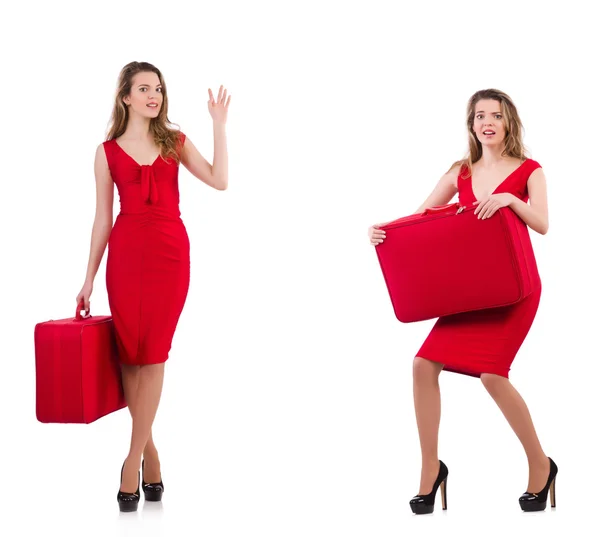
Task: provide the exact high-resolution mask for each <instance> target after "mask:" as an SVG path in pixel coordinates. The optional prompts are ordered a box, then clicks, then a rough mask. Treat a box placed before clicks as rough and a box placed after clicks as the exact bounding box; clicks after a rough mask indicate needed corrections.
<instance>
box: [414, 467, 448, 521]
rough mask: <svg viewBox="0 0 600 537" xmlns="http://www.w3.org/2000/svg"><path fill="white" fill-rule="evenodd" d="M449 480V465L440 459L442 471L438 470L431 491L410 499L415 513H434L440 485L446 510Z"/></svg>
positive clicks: (443, 506)
mask: <svg viewBox="0 0 600 537" xmlns="http://www.w3.org/2000/svg"><path fill="white" fill-rule="evenodd" d="M447 481H448V467H447V466H446V465H445V464H444V463H443V462H442V461H440V471H439V472H438V476H437V478H436V480H435V483H434V484H433V488H432V489H431V492H430V493H429V494H427V495H424V496H419V495H417V496H415V497H414V498H413V499H412V500H410V508H411V509H412V512H413V513H414V514H415V515H428V514H430V513H433V507H434V504H435V494H436V492H437V489H438V487H440V492H441V493H442V509H443V510H444V511H445V510H446V508H447V507H448V504H447V501H446V500H447V498H446V483H447Z"/></svg>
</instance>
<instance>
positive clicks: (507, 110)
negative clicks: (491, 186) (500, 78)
mask: <svg viewBox="0 0 600 537" xmlns="http://www.w3.org/2000/svg"><path fill="white" fill-rule="evenodd" d="M482 99H492V100H494V101H497V102H498V103H500V112H501V113H502V122H503V124H504V130H505V138H504V149H503V150H502V156H503V157H504V156H508V157H514V158H518V159H519V160H525V159H526V158H527V155H526V149H525V146H524V145H523V124H522V123H521V118H520V117H519V113H518V112H517V107H516V106H515V104H514V103H513V101H512V99H511V98H510V97H509V96H508V95H507V94H506V93H504V92H503V91H500V90H497V89H484V90H479V91H477V92H475V93H474V94H473V95H472V96H471V98H470V99H469V103H468V104H467V132H468V135H469V150H468V152H467V154H466V156H465V157H464V158H462V159H461V160H458V161H456V162H454V163H453V164H452V166H450V169H452V168H453V167H454V166H456V165H457V164H458V165H460V166H461V167H462V166H464V167H465V168H466V174H464V175H463V178H464V179H466V178H468V177H470V176H471V173H472V172H473V164H475V163H476V162H477V161H478V160H479V159H480V158H481V156H482V154H483V151H482V148H481V142H480V141H479V140H478V139H477V135H476V134H475V131H474V130H473V122H474V120H475V112H476V110H475V107H476V105H477V103H478V102H479V101H480V100H482Z"/></svg>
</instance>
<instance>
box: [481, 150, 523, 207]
mask: <svg viewBox="0 0 600 537" xmlns="http://www.w3.org/2000/svg"><path fill="white" fill-rule="evenodd" d="M529 160H530V159H528V158H526V159H525V160H524V161H523V162H521V164H519V165H518V166H517V167H516V168H515V169H514V170H513V171H512V172H510V173H509V174H508V175H507V176H506V177H505V178H504V179H503V180H502V182H501V183H500V184H499V185H498V186H497V187H496V188H494V190H493V191H492V193H491V194H490V196H493V195H494V194H495V193H496V191H497V190H498V189H499V188H500V187H501V186H502V185H503V184H504V183H506V181H508V180H509V179H510V178H511V177H512V176H513V175H514V174H515V173H517V172H518V171H519V170H520V169H521V168H522V167H523V166H524V165H525V163H526V162H528V161H529ZM469 186H470V187H471V194H472V196H473V198H474V199H475V201H477V202H478V201H479V200H478V199H477V196H476V195H475V191H474V190H473V172H471V175H470V176H469ZM488 197H489V196H488Z"/></svg>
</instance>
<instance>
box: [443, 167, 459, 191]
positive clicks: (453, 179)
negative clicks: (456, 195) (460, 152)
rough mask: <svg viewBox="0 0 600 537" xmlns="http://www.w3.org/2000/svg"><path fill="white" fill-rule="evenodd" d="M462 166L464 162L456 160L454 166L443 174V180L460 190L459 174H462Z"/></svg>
mask: <svg viewBox="0 0 600 537" xmlns="http://www.w3.org/2000/svg"><path fill="white" fill-rule="evenodd" d="M461 167H462V163H460V162H456V163H454V164H453V165H452V167H451V168H450V169H449V170H448V171H447V172H446V173H445V174H444V175H443V176H442V181H444V182H445V183H448V184H449V185H452V186H453V187H454V188H455V189H457V190H458V176H459V174H460V169H461Z"/></svg>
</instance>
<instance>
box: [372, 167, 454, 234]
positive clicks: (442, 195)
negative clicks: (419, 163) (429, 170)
mask: <svg viewBox="0 0 600 537" xmlns="http://www.w3.org/2000/svg"><path fill="white" fill-rule="evenodd" d="M459 171H460V166H459V165H458V164H457V165H455V166H453V167H452V168H451V169H450V170H449V171H448V172H447V173H445V174H444V175H442V177H441V178H440V179H439V181H438V182H437V184H436V185H435V187H434V188H433V190H432V191H431V193H430V194H429V196H427V199H426V200H425V201H424V202H423V203H422V204H421V205H420V206H419V208H418V209H417V210H416V211H415V212H414V213H413V214H418V213H422V212H423V211H424V210H425V209H428V208H430V207H436V206H437V205H445V204H447V203H448V202H449V201H450V200H451V199H452V198H453V197H454V196H455V194H456V193H457V192H458V173H459ZM392 222H393V220H392ZM386 224H389V222H384V223H381V224H375V225H374V226H371V227H370V228H369V231H368V234H369V239H370V240H371V244H373V245H377V244H380V243H382V242H383V239H384V237H385V231H383V230H381V229H379V228H380V227H381V226H385V225H386Z"/></svg>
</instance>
